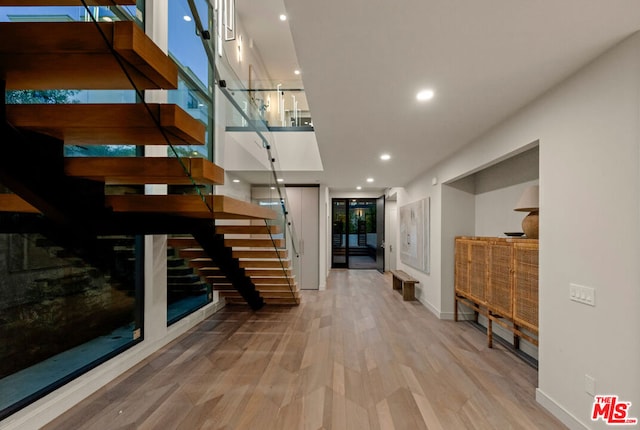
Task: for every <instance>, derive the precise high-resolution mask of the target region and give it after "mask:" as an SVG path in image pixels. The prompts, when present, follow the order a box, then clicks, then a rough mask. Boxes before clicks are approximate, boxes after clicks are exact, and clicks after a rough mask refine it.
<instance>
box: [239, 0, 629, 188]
mask: <svg viewBox="0 0 640 430" xmlns="http://www.w3.org/2000/svg"><path fill="white" fill-rule="evenodd" d="M284 5H286V13H287V15H288V16H289V20H288V24H289V25H288V27H289V28H290V29H291V33H289V32H288V31H287V30H288V28H287V26H286V25H285V26H283V25H277V24H280V23H279V22H278V21H277V16H278V15H279V14H280V13H281V12H282V11H283V10H284V6H283V0H237V9H238V13H239V15H240V18H241V19H242V20H243V22H244V23H245V25H246V27H247V28H248V29H249V31H250V32H251V36H252V37H253V38H254V43H255V44H256V45H257V47H258V49H259V50H260V52H261V56H262V58H263V60H264V63H265V65H266V66H267V68H268V69H269V71H270V74H271V77H272V78H273V79H275V80H279V79H282V80H285V79H289V78H290V77H291V76H290V73H291V69H292V68H295V67H296V66H297V65H299V67H300V68H301V69H302V71H303V75H302V78H303V81H304V87H305V89H306V92H307V97H308V100H309V105H310V109H311V114H312V118H313V123H314V126H315V130H316V137H317V141H318V145H319V149H320V154H321V157H322V164H323V165H324V172H322V173H318V172H313V173H310V174H309V175H310V176H309V178H308V182H316V181H320V182H322V183H326V184H328V185H329V186H330V187H331V188H334V189H342V190H348V189H355V187H356V186H357V185H362V186H363V187H365V189H367V187H368V186H370V184H367V183H366V182H365V178H367V177H370V176H371V177H374V178H375V182H374V183H373V184H372V185H373V186H374V187H375V188H386V187H392V186H403V185H405V184H407V183H408V182H409V181H410V180H412V179H414V178H416V177H417V176H418V175H420V174H421V173H422V172H424V171H426V170H427V169H429V168H430V167H432V166H434V165H435V164H437V163H438V162H440V161H442V160H443V159H444V158H446V157H448V156H450V155H452V154H453V153H454V152H456V151H458V150H460V149H461V148H462V147H463V146H465V145H466V144H468V143H469V142H470V141H472V140H473V139H475V138H476V137H478V136H480V135H481V134H482V133H484V132H486V131H487V130H489V129H490V128H491V127H493V126H495V125H496V124H498V123H500V122H501V121H503V120H505V119H506V118H507V117H509V116H510V115H511V114H513V113H514V112H515V111H517V110H518V109H520V108H522V107H523V106H524V105H526V104H527V103H529V102H531V101H532V100H534V99H535V98H536V97H538V96H540V95H541V94H542V93H544V92H545V91H547V90H548V89H550V88H551V87H553V86H554V85H556V84H558V83H559V82H560V81H562V80H563V79H565V78H566V77H568V76H569V75H570V74H572V73H574V72H575V71H577V70H578V69H580V68H581V67H583V66H584V65H585V64H586V63H588V62H589V61H591V60H592V59H594V58H595V57H597V56H598V55H599V54H601V53H603V52H604V51H605V50H607V49H608V48H610V47H611V46H613V45H614V44H616V43H618V42H620V41H621V40H622V39H624V38H625V37H627V36H629V35H630V34H632V33H633V32H635V31H637V30H639V29H640V1H639V0H535V1H534V0H483V1H461V0H405V1H402V2H400V1H397V0H396V1H391V0H387V1H383V0H323V1H309V0H284ZM291 35H292V36H293V42H292V41H291ZM294 45H295V53H297V60H296V55H295V53H293V52H292V50H291V48H292V47H293V46H294ZM298 61H299V63H298ZM426 87H430V88H433V89H434V90H435V92H436V96H435V98H434V99H433V100H432V101H430V102H428V103H419V102H417V101H416V99H415V94H416V92H417V91H418V90H420V89H421V88H426ZM523 143H524V142H523ZM383 152H388V153H390V154H391V155H392V159H391V160H390V161H388V162H382V161H380V160H379V155H380V154H381V153H383ZM297 179H298V182H301V181H302V180H301V178H297Z"/></svg>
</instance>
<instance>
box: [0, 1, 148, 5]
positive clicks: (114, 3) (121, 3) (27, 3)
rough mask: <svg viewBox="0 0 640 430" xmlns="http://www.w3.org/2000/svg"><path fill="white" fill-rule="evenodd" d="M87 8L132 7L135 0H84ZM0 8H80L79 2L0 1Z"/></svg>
mask: <svg viewBox="0 0 640 430" xmlns="http://www.w3.org/2000/svg"><path fill="white" fill-rule="evenodd" d="M86 2H87V5H88V6H114V5H120V6H133V5H135V4H136V0H86ZM0 6H82V1H81V0H0Z"/></svg>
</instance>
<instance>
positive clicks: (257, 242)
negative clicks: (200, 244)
mask: <svg viewBox="0 0 640 430" xmlns="http://www.w3.org/2000/svg"><path fill="white" fill-rule="evenodd" d="M224 246H229V247H239V248H282V247H284V239H225V240H224Z"/></svg>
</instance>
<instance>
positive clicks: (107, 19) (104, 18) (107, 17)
mask: <svg viewBox="0 0 640 430" xmlns="http://www.w3.org/2000/svg"><path fill="white" fill-rule="evenodd" d="M102 20H103V21H107V22H113V19H112V18H111V17H110V16H103V17H102Z"/></svg>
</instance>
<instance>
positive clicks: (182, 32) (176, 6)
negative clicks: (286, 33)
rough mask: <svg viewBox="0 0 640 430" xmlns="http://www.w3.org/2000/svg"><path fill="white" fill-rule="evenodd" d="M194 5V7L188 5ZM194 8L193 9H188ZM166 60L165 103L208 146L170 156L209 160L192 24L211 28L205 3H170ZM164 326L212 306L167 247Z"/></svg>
mask: <svg viewBox="0 0 640 430" xmlns="http://www.w3.org/2000/svg"><path fill="white" fill-rule="evenodd" d="M190 3H192V4H190ZM192 5H193V6H195V10H193V9H192V8H191V6H192ZM168 7H169V10H168V45H169V56H170V57H171V58H172V59H173V60H174V61H175V62H176V63H177V64H178V70H179V71H178V89H177V90H171V91H168V94H167V99H168V100H167V101H168V102H170V103H174V104H177V105H178V106H180V107H181V108H182V109H184V110H185V111H186V112H187V113H188V114H190V115H191V116H192V117H194V118H196V119H198V120H200V121H202V122H203V123H204V124H205V125H207V145H204V146H174V147H173V148H169V151H168V152H169V154H168V155H169V156H170V157H171V156H179V157H203V158H207V159H209V160H212V161H213V154H214V151H213V133H212V130H213V91H211V90H210V89H209V88H212V82H213V78H212V68H211V66H210V64H209V60H208V56H207V53H206V51H205V48H204V46H203V42H202V39H201V34H200V32H199V31H198V26H197V25H196V22H197V20H198V19H200V21H201V22H202V25H203V27H204V28H209V23H210V22H211V17H212V13H213V12H212V10H211V4H210V3H209V2H208V1H206V0H197V1H194V2H189V1H187V0H171V1H170V2H168ZM210 191H211V190H210V189H209V187H202V186H200V187H199V189H196V186H195V185H193V186H192V185H189V186H180V187H170V189H169V193H174V192H177V193H196V192H198V193H205V194H206V193H208V192H210ZM167 263H168V264H167V266H168V267H167V323H168V324H173V323H175V322H177V321H179V320H180V319H182V318H184V317H185V316H187V315H189V314H191V313H192V312H194V311H195V310H197V309H199V308H201V307H203V306H205V305H206V304H208V303H210V302H211V301H212V298H213V293H212V289H211V285H210V284H209V283H208V282H206V280H204V279H202V277H201V276H200V275H199V274H198V272H197V271H196V270H195V269H193V268H192V267H190V265H189V259H185V258H182V256H181V255H180V251H179V250H176V249H173V248H171V247H169V250H168V261H167Z"/></svg>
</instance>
